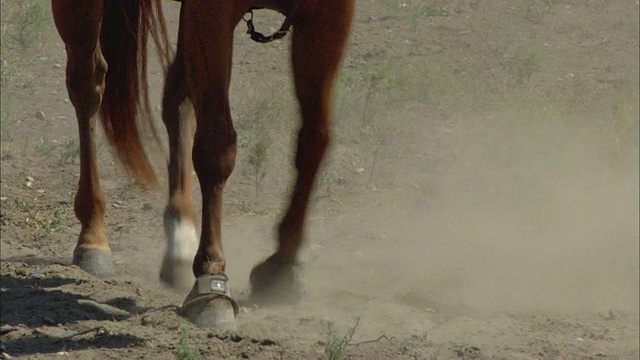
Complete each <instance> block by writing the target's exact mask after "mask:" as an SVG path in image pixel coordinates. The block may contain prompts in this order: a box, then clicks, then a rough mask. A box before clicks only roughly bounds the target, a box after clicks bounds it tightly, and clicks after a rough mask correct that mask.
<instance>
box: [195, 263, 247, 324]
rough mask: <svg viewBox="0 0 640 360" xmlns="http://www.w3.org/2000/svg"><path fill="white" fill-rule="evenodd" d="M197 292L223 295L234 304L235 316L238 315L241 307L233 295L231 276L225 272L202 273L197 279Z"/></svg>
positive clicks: (215, 295)
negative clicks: (230, 282) (230, 284)
mask: <svg viewBox="0 0 640 360" xmlns="http://www.w3.org/2000/svg"><path fill="white" fill-rule="evenodd" d="M196 292H197V294H198V295H199V296H209V295H211V296H212V298H215V297H222V298H225V299H227V300H228V301H229V302H230V303H231V305H232V306H233V312H234V315H235V316H238V313H239V312H240V307H239V306H238V303H237V302H236V301H235V300H234V299H233V298H232V297H231V287H230V286H229V277H228V276H227V275H226V274H225V273H219V274H215V275H202V276H200V277H198V278H197V279H196Z"/></svg>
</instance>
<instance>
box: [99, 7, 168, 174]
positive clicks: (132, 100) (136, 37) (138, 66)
mask: <svg viewBox="0 0 640 360" xmlns="http://www.w3.org/2000/svg"><path fill="white" fill-rule="evenodd" d="M149 35H151V37H152V39H153V41H154V43H155V45H156V49H157V51H158V55H159V57H160V59H161V62H162V65H163V66H164V68H165V69H166V68H167V66H168V64H169V61H170V53H169V49H170V46H169V40H168V36H167V28H166V24H165V21H164V16H163V14H162V4H161V0H108V1H104V16H103V22H102V32H101V37H100V46H101V49H102V54H103V56H104V58H105V60H106V62H107V65H108V70H107V73H106V75H105V89H104V95H103V98H102V104H101V107H100V115H101V119H102V125H103V128H104V131H105V134H106V137H107V139H108V141H109V144H110V145H111V146H112V147H113V148H114V149H115V153H116V155H117V157H118V158H119V159H120V161H121V162H122V163H123V164H124V165H125V167H126V168H127V169H128V170H129V171H130V172H131V174H132V175H133V176H134V177H135V178H136V179H137V180H139V181H140V182H142V183H144V184H155V183H156V176H155V173H154V171H153V169H152V167H151V165H150V163H149V160H148V158H147V155H146V153H145V151H144V148H143V146H142V142H141V140H140V128H141V125H142V126H143V125H146V126H147V130H149V131H151V133H152V135H153V137H154V139H155V141H156V143H157V144H160V138H159V137H158V134H157V131H156V129H155V126H154V125H153V119H152V118H151V105H150V102H149V89H148V83H147V42H148V39H149ZM140 118H142V119H140Z"/></svg>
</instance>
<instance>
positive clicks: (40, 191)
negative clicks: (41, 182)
mask: <svg viewBox="0 0 640 360" xmlns="http://www.w3.org/2000/svg"><path fill="white" fill-rule="evenodd" d="M36 192H37V193H38V194H44V189H38V190H36Z"/></svg>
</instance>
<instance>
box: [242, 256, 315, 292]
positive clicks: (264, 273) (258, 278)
mask: <svg viewBox="0 0 640 360" xmlns="http://www.w3.org/2000/svg"><path fill="white" fill-rule="evenodd" d="M249 281H250V283H251V301H252V302H254V303H259V304H282V303H285V304H295V303H298V302H300V300H302V296H303V295H304V293H305V292H306V289H305V284H304V281H303V280H302V276H301V274H300V265H297V264H295V263H291V262H284V261H281V260H279V259H278V258H277V257H276V255H272V256H271V257H269V258H268V259H266V260H265V261H263V262H262V263H260V264H258V265H256V266H255V267H254V268H253V269H252V270H251V274H250V276H249Z"/></svg>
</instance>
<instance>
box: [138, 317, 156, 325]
mask: <svg viewBox="0 0 640 360" xmlns="http://www.w3.org/2000/svg"><path fill="white" fill-rule="evenodd" d="M155 322H156V321H155V320H154V319H153V318H152V317H150V316H144V317H143V318H142V320H140V324H141V325H142V326H147V325H153V324H154V323H155Z"/></svg>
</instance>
